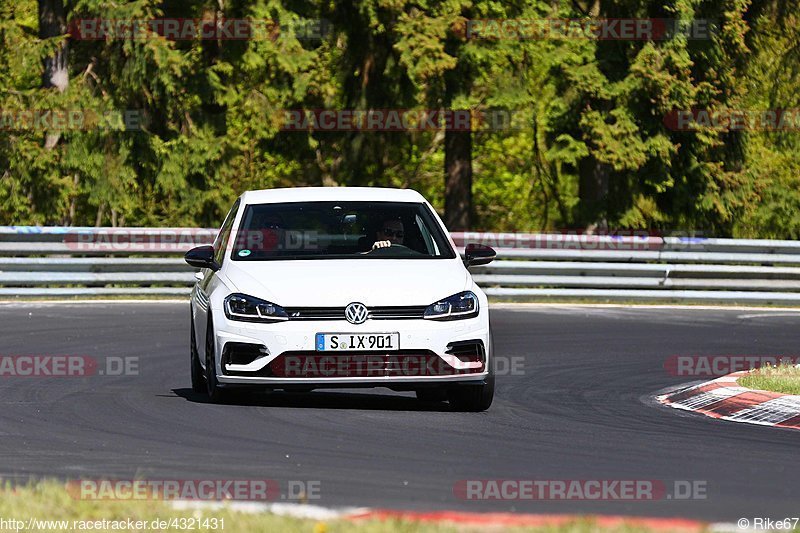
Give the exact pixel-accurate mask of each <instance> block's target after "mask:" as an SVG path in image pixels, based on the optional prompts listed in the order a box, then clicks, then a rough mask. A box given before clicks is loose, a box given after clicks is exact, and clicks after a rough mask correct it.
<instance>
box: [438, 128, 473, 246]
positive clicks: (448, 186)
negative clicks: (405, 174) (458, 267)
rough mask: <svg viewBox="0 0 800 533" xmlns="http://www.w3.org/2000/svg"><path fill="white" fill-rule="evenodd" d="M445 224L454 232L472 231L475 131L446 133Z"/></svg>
mask: <svg viewBox="0 0 800 533" xmlns="http://www.w3.org/2000/svg"><path fill="white" fill-rule="evenodd" d="M444 172H445V187H444V223H445V225H446V226H447V229H449V230H450V231H466V230H469V229H470V223H471V220H470V211H471V210H472V131H470V130H469V129H467V130H466V131H462V130H459V129H447V130H445V133H444Z"/></svg>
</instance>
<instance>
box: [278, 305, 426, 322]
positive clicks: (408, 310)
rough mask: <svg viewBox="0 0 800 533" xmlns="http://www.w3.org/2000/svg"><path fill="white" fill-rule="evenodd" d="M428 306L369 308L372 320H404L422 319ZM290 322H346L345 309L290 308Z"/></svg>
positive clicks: (288, 313) (287, 310)
mask: <svg viewBox="0 0 800 533" xmlns="http://www.w3.org/2000/svg"><path fill="white" fill-rule="evenodd" d="M427 307H428V306H426V305H416V306H392V307H369V308H368V309H367V311H368V312H369V319H370V320H402V319H409V318H422V316H423V315H424V314H425V309H426V308H427ZM286 314H287V315H289V320H344V319H345V318H344V307H289V308H286Z"/></svg>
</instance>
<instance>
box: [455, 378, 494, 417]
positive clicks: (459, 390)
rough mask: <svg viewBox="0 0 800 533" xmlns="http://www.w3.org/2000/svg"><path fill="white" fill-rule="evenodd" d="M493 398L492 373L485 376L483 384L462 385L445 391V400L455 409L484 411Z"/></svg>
mask: <svg viewBox="0 0 800 533" xmlns="http://www.w3.org/2000/svg"><path fill="white" fill-rule="evenodd" d="M493 399H494V374H493V373H492V374H489V375H488V376H486V383H484V384H483V385H462V386H459V387H452V388H450V389H448V391H447V400H448V401H449V402H450V405H451V406H452V407H453V409H455V410H456V411H468V412H473V413H474V412H479V411H485V410H487V409H488V408H489V407H490V406H491V405H492V400H493Z"/></svg>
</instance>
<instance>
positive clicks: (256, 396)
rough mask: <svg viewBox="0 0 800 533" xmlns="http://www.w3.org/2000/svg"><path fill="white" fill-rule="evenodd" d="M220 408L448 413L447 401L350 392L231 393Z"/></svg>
mask: <svg viewBox="0 0 800 533" xmlns="http://www.w3.org/2000/svg"><path fill="white" fill-rule="evenodd" d="M172 392H174V393H175V394H176V395H177V396H180V397H181V398H184V399H185V400H187V401H189V402H193V403H210V402H209V400H208V396H206V395H205V394H202V393H196V392H194V391H192V389H190V388H188V387H187V388H181V389H172ZM222 405H231V406H249V407H284V408H286V407H288V408H294V409H342V410H348V409H352V410H371V411H433V412H437V411H438V412H450V411H452V409H451V407H450V404H448V403H447V402H423V401H421V400H418V399H416V398H412V397H409V396H392V395H388V394H386V395H383V394H363V393H350V392H338V391H337V392H328V391H325V392H322V391H311V392H245V391H232V393H231V396H230V398H229V399H227V400H226V401H225V403H224V404H222Z"/></svg>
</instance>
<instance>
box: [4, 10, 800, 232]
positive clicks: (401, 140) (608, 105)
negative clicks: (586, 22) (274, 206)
mask: <svg viewBox="0 0 800 533" xmlns="http://www.w3.org/2000/svg"><path fill="white" fill-rule="evenodd" d="M66 7H67V19H68V20H74V19H79V18H88V19H91V18H104V19H117V20H146V19H152V18H158V17H179V18H195V19H200V18H208V17H214V16H216V17H220V18H224V17H227V18H249V19H262V20H263V19H268V20H273V21H276V22H278V23H280V24H281V25H282V27H283V28H284V29H282V30H281V31H280V32H278V33H275V34H273V35H271V36H269V37H268V38H263V39H255V40H245V41H236V40H201V39H199V38H198V39H195V40H188V41H181V40H179V41H170V40H166V39H164V38H153V39H147V40H124V39H106V40H98V41H94V40H85V41H81V40H74V39H70V38H69V37H67V36H59V37H53V38H50V39H39V37H38V18H37V3H36V2H35V1H34V0H13V1H12V0H0V109H2V110H3V112H4V113H5V114H9V113H14V112H19V111H23V110H29V109H38V110H82V111H83V112H84V114H85V115H86V116H104V115H105V114H107V113H109V112H114V111H115V110H116V111H120V110H134V111H135V112H136V113H138V114H139V115H138V116H140V117H141V119H142V126H141V127H140V128H134V129H126V128H125V127H124V125H121V123H120V121H119V120H115V121H112V123H111V124H110V125H106V126H105V127H103V128H97V127H92V126H85V127H80V128H74V129H67V130H65V131H58V132H55V131H47V130H46V129H43V128H34V129H30V128H13V127H11V128H9V127H3V128H0V223H3V224H69V225H95V224H100V225H108V224H113V225H199V226H215V225H218V224H219V222H220V219H221V217H222V216H223V215H224V213H225V212H226V211H227V209H228V207H229V206H230V204H231V202H232V201H233V199H234V198H235V197H236V196H237V195H238V194H240V193H241V191H243V190H246V189H254V188H270V187H282V186H296V185H382V186H396V187H412V188H415V189H417V190H419V191H420V192H422V193H423V194H425V195H426V196H427V197H429V198H430V199H431V200H432V201H433V202H434V205H436V206H438V207H441V206H442V205H443V204H444V191H443V183H444V180H443V175H442V168H443V157H444V156H443V150H444V148H443V140H444V134H443V132H442V131H409V132H363V131H362V132H356V131H351V132H347V131H338V132H322V131H283V130H282V129H281V126H282V124H283V119H284V116H285V113H284V112H285V110H292V109H307V110H313V109H340V110H341V109H345V110H347V109H363V110H366V109H439V108H442V107H448V106H449V107H452V108H455V109H470V110H473V111H474V112H475V113H476V116H478V115H479V114H480V113H484V112H490V111H491V110H493V109H509V110H512V111H513V121H512V122H513V126H514V127H512V128H508V129H492V128H484V129H481V130H479V131H476V132H475V133H474V134H473V168H474V183H473V197H474V205H473V211H474V221H475V222H474V226H475V228H476V229H483V230H503V231H506V230H508V231H510V230H540V229H553V228H558V227H576V226H588V225H594V224H600V225H606V226H608V227H609V228H662V229H665V230H668V229H695V230H700V231H704V232H706V233H708V234H715V235H720V236H747V237H775V238H800V178H799V177H798V176H800V139H798V136H799V135H800V134H798V133H797V132H791V131H788V132H787V131H781V132H769V131H764V132H760V131H727V130H720V129H714V128H711V127H705V128H697V129H692V130H687V131H679V130H677V129H675V128H674V127H671V125H670V123H669V120H667V119H666V118H665V117H668V116H669V115H670V113H674V112H676V111H679V110H689V109H704V110H710V111H715V110H723V109H755V110H758V109H775V108H790V109H791V108H798V107H800V96H798V95H800V91H798V87H800V46H799V45H798V43H799V42H800V30H798V28H800V19H798V15H797V14H796V13H797V12H798V10H797V7H798V6H797V5H796V0H791V1H789V0H752V1H751V0H661V1H659V2H655V1H652V0H625V1H622V0H602V1H599V2H595V3H590V2H586V3H584V2H580V1H578V2H566V1H561V2H555V3H553V2H544V1H543V0H524V1H521V2H501V1H497V0H487V1H477V0H474V1H465V0H423V1H421V2H420V1H416V2H411V1H408V0H380V1H375V0H365V1H363V2H353V1H350V0H345V1H342V2H338V1H337V2H314V1H309V2H291V3H290V2H279V1H276V0H256V1H245V0H232V1H229V2H224V3H218V2H208V1H197V0H177V1H170V2H160V1H156V0H138V1H136V2H112V1H110V0H76V1H74V2H67V5H66ZM546 17H553V18H573V19H586V18H589V17H599V18H625V17H628V18H648V17H650V18H675V19H680V20H683V21H690V20H692V19H714V20H716V21H717V23H718V25H719V28H718V31H717V32H716V33H715V34H714V36H713V38H712V39H689V38H687V37H686V36H684V35H681V34H678V35H675V36H673V37H671V38H667V39H660V40H653V41H636V40H632V41H604V40H594V39H586V38H577V39H575V38H573V39H564V38H562V39H558V38H555V39H509V38H502V36H497V35H495V36H492V35H486V36H483V37H484V38H478V39H474V38H467V31H466V29H467V27H468V24H469V21H470V20H478V19H509V18H511V19H521V20H536V19H538V20H541V19H543V18H546ZM318 19H323V20H324V21H325V22H326V24H324V25H323V28H324V29H325V30H327V31H325V32H324V33H323V34H322V35H320V36H312V37H310V38H303V35H299V34H296V33H294V32H292V31H286V29H285V28H286V27H297V26H298V25H299V24H300V23H302V22H303V21H308V20H318ZM66 42H68V43H69V53H68V67H69V86H68V88H67V90H66V91H65V92H64V93H59V92H58V91H56V90H53V89H44V88H42V87H41V72H42V61H43V59H44V58H46V57H49V56H51V55H52V54H53V53H54V52H55V51H56V50H58V49H59V47H60V46H61V45H63V44H64V43H66ZM445 80H450V81H449V82H447V83H449V84H450V85H449V86H450V88H451V89H452V87H455V88H456V91H455V93H453V92H452V90H451V92H450V93H448V94H446V91H445V85H446V82H445ZM54 133H57V134H58V142H57V144H56V145H55V146H54V147H52V148H48V147H46V146H45V138H46V136H47V135H48V134H50V135H51V136H52V135H53V134H54ZM592 187H594V189H593V188H592Z"/></svg>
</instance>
